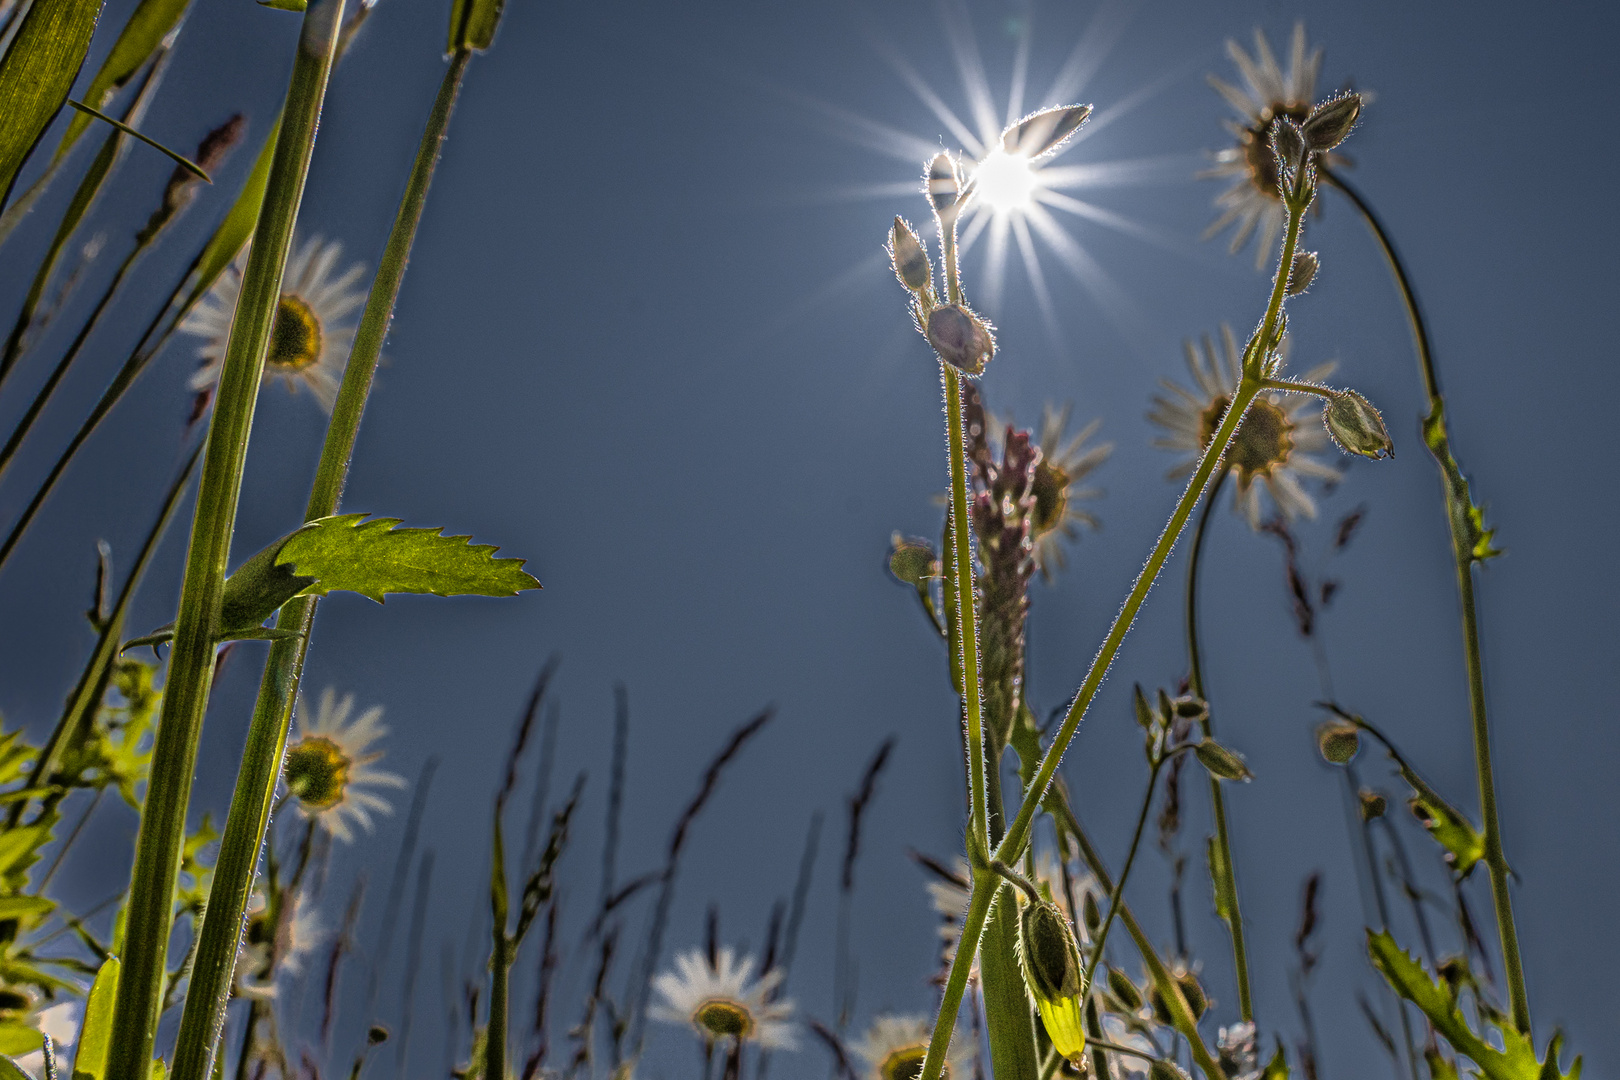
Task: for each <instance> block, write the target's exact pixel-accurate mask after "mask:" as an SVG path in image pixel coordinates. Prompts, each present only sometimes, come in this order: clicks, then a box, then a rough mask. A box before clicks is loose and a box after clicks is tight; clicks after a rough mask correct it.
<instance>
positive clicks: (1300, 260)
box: [896, 219, 1321, 296]
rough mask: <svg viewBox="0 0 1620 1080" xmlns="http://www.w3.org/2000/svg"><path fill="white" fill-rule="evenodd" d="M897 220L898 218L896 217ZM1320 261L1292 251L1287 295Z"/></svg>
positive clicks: (1301, 286)
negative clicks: (1292, 256) (1292, 257)
mask: <svg viewBox="0 0 1620 1080" xmlns="http://www.w3.org/2000/svg"><path fill="white" fill-rule="evenodd" d="M896 220H898V219H896ZM1320 265H1321V261H1320V260H1319V259H1318V258H1317V257H1316V252H1314V251H1296V252H1294V262H1293V264H1292V265H1291V266H1290V267H1289V268H1288V295H1289V296H1298V295H1299V294H1300V293H1302V292H1304V291H1305V290H1306V289H1308V288H1310V287H1311V281H1312V280H1314V279H1315V277H1316V271H1317V268H1318V267H1319V266H1320Z"/></svg>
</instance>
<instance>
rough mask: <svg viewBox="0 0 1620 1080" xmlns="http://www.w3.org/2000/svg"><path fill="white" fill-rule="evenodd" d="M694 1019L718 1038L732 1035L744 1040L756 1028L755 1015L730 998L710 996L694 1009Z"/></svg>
mask: <svg viewBox="0 0 1620 1080" xmlns="http://www.w3.org/2000/svg"><path fill="white" fill-rule="evenodd" d="M692 1020H693V1021H694V1022H695V1023H696V1024H697V1025H698V1026H699V1027H701V1028H703V1029H704V1030H705V1031H707V1032H708V1033H709V1034H711V1035H713V1036H714V1037H715V1038H717V1039H718V1038H720V1037H722V1036H725V1035H731V1036H733V1037H735V1038H737V1039H738V1040H742V1039H746V1038H747V1037H748V1035H749V1033H750V1032H752V1031H753V1030H754V1017H753V1015H752V1014H750V1013H749V1011H748V1010H747V1009H745V1008H743V1007H742V1005H741V1004H739V1003H738V1002H736V1001H732V1000H731V999H729V998H710V999H709V1000H708V1001H705V1002H704V1003H703V1004H701V1005H699V1006H698V1007H697V1008H696V1009H694V1010H693V1012H692Z"/></svg>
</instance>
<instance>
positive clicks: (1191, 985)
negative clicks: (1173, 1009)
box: [1149, 971, 1209, 1027]
mask: <svg viewBox="0 0 1620 1080" xmlns="http://www.w3.org/2000/svg"><path fill="white" fill-rule="evenodd" d="M1172 977H1173V978H1174V979H1175V980H1176V986H1177V987H1178V988H1179V989H1180V990H1181V999H1182V1000H1183V1001H1185V1002H1186V1003H1187V1011H1188V1012H1190V1013H1192V1018H1193V1019H1194V1020H1197V1019H1198V1018H1199V1017H1201V1016H1203V1015H1204V1012H1205V1011H1206V1010H1207V1009H1208V1008H1209V996H1208V995H1207V994H1205V993H1204V988H1203V987H1202V986H1200V985H1199V984H1198V976H1196V975H1194V974H1193V973H1192V972H1190V971H1182V972H1180V973H1175V974H1173V975H1172ZM1149 999H1150V1000H1151V1001H1152V1003H1153V1015H1154V1017H1155V1018H1156V1019H1157V1020H1158V1021H1159V1023H1161V1024H1164V1025H1165V1026H1167V1027H1168V1026H1169V1025H1171V1024H1173V1023H1175V1018H1174V1017H1172V1016H1171V1015H1170V1006H1169V1005H1168V1004H1166V1002H1165V1000H1164V995H1163V994H1160V993H1159V988H1158V987H1157V986H1154V987H1153V989H1152V992H1151V993H1150V994H1149Z"/></svg>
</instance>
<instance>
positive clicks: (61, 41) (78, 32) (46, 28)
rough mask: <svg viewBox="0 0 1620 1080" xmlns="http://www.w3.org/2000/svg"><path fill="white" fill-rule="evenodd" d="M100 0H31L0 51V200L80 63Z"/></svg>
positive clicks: (64, 97) (5, 196)
mask: <svg viewBox="0 0 1620 1080" xmlns="http://www.w3.org/2000/svg"><path fill="white" fill-rule="evenodd" d="M100 14H101V0H34V3H33V6H31V7H30V8H29V9H28V14H26V15H24V16H23V21H22V25H21V26H20V27H19V28H18V30H17V36H16V37H15V38H13V39H12V42H11V48H9V49H7V50H6V54H5V56H4V57H0V206H3V205H4V204H5V202H6V200H7V199H9V198H10V197H11V189H12V187H13V185H15V184H16V182H17V174H18V173H19V172H21V171H22V167H23V162H25V161H27V160H28V155H29V154H30V153H32V152H33V149H34V147H35V145H37V144H38V142H39V140H40V138H41V137H42V136H43V135H44V134H45V129H46V128H48V127H50V125H51V121H52V120H53V119H55V117H56V114H57V112H58V110H60V109H61V108H62V103H63V102H65V101H66V100H67V96H68V91H69V90H70V89H71V88H72V86H73V80H74V79H75V78H77V77H78V74H79V68H80V67H82V66H83V65H84V56H85V53H87V52H88V51H89V49H90V36H91V34H93V33H95V29H96V19H97V18H98V17H99V16H100Z"/></svg>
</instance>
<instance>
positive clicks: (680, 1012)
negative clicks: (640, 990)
mask: <svg viewBox="0 0 1620 1080" xmlns="http://www.w3.org/2000/svg"><path fill="white" fill-rule="evenodd" d="M753 973H754V960H753V958H752V957H743V958H742V959H741V960H739V959H738V958H737V955H736V954H735V953H734V952H733V951H732V950H731V949H730V948H723V949H721V950H720V953H719V955H718V956H717V957H716V962H715V964H714V965H713V966H711V965H710V964H709V958H708V957H707V956H705V955H704V953H703V951H702V950H701V949H693V950H691V951H690V952H687V953H683V954H681V955H680V956H677V957H676V958H675V970H674V971H666V972H664V973H663V974H662V975H660V976H658V978H657V979H655V980H653V988H654V989H655V990H657V991H658V992H659V993H660V994H661V995H663V998H664V1000H663V1003H661V1004H658V1005H654V1006H653V1007H652V1008H651V1009H649V1010H647V1015H649V1016H651V1017H652V1018H653V1019H654V1020H663V1021H665V1022H666V1023H670V1024H687V1025H690V1026H691V1028H692V1029H693V1030H694V1031H696V1032H697V1033H698V1034H699V1035H701V1036H703V1038H704V1039H705V1040H707V1041H709V1042H714V1041H716V1040H718V1039H723V1038H726V1037H728V1036H729V1037H730V1038H733V1039H736V1040H737V1041H738V1042H751V1043H753V1044H755V1045H756V1046H760V1047H763V1048H766V1049H782V1050H792V1049H795V1048H796V1047H797V1045H798V1040H797V1039H796V1037H795V1035H794V1031H793V1024H792V1023H791V1022H790V1021H789V1017H791V1016H792V1015H793V1003H792V1002H789V1001H772V1000H770V998H771V991H773V990H775V989H776V986H777V984H778V983H780V982H781V981H782V973H781V972H780V971H778V970H772V971H767V972H766V973H765V974H764V975H762V976H760V977H759V978H757V979H756V978H754V977H753Z"/></svg>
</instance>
